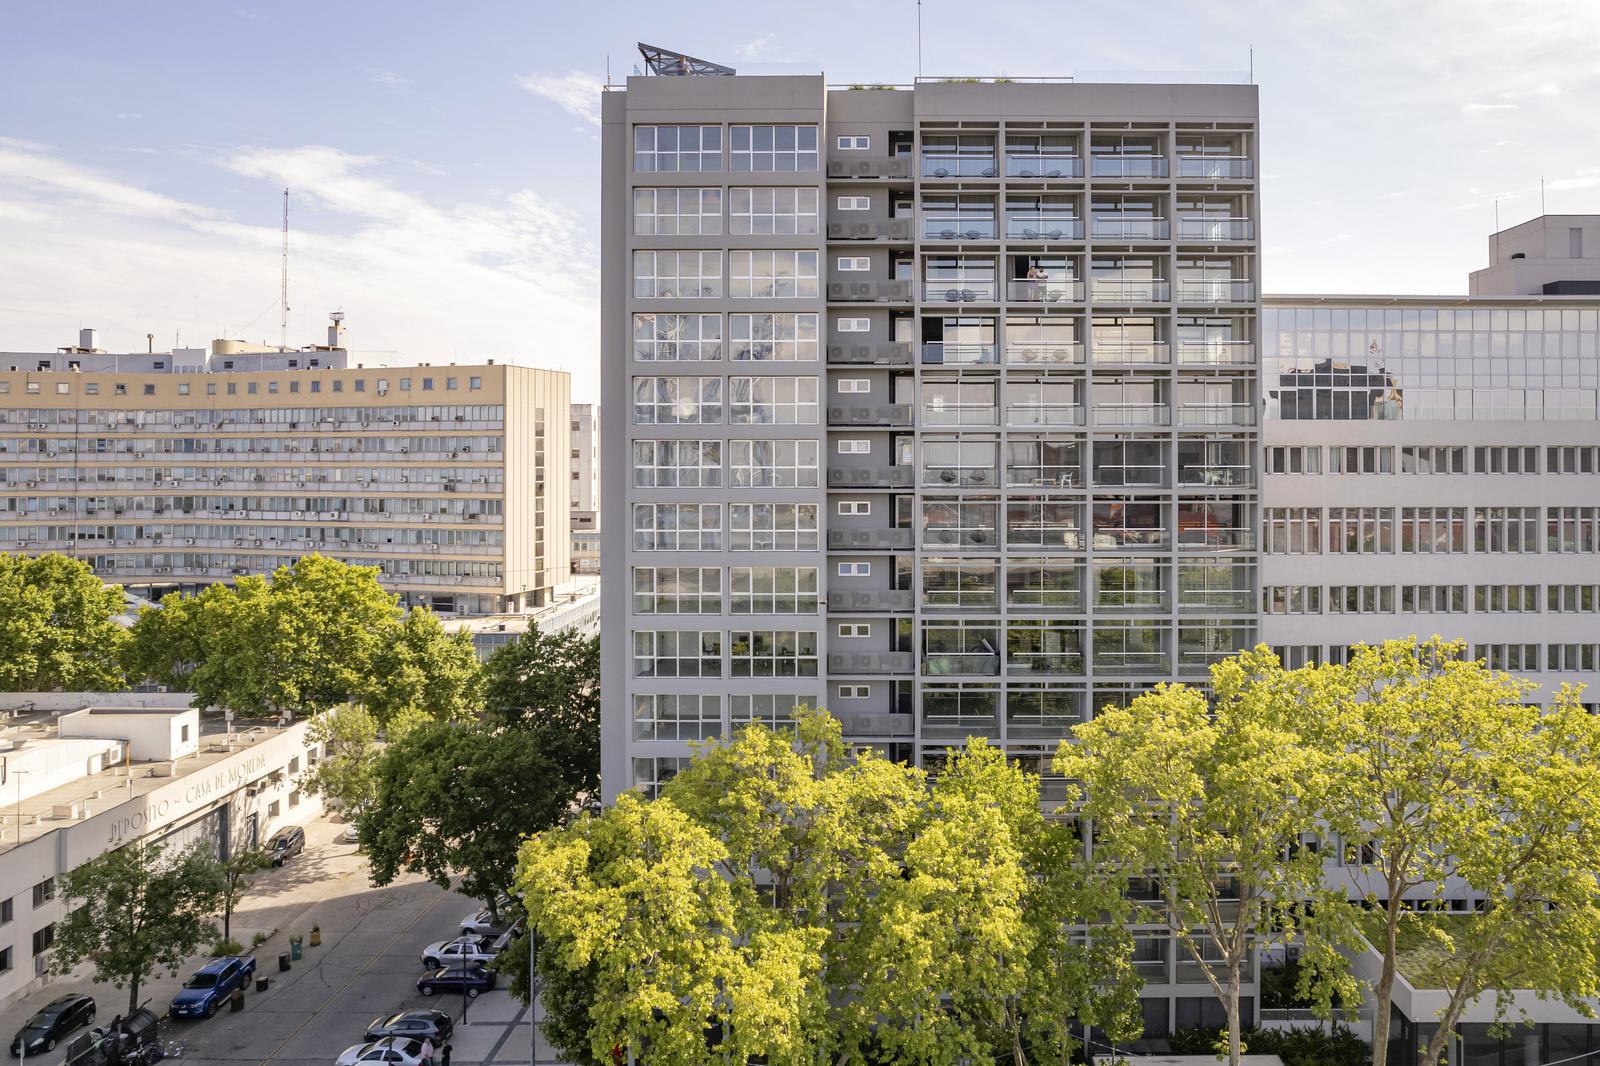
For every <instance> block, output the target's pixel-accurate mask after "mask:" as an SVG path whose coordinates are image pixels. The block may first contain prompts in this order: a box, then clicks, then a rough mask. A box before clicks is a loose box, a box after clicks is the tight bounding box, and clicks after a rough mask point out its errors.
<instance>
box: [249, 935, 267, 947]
mask: <svg viewBox="0 0 1600 1066" xmlns="http://www.w3.org/2000/svg"><path fill="white" fill-rule="evenodd" d="M267 939H268V937H267V934H266V933H257V934H256V935H255V936H253V937H251V938H250V946H251V947H253V948H258V947H260V946H261V945H262V944H265V943H266V942H267Z"/></svg>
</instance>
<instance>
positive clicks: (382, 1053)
mask: <svg viewBox="0 0 1600 1066" xmlns="http://www.w3.org/2000/svg"><path fill="white" fill-rule="evenodd" d="M421 1062H422V1041H420V1040H410V1039H407V1038H406V1037H403V1036H386V1037H384V1038H383V1039H381V1040H374V1041H372V1042H371V1043H367V1044H357V1045H356V1046H355V1047H350V1048H345V1051H344V1054H343V1055H340V1056H339V1062H338V1066H357V1064H358V1063H360V1064H362V1066H365V1064H367V1063H377V1064H383V1063H393V1064H394V1066H420V1064H421Z"/></svg>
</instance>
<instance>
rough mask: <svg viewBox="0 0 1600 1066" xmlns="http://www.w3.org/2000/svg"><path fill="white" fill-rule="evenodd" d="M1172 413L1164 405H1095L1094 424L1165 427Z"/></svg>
mask: <svg viewBox="0 0 1600 1066" xmlns="http://www.w3.org/2000/svg"><path fill="white" fill-rule="evenodd" d="M1171 419H1172V412H1171V410H1170V409H1169V408H1168V407H1167V405H1166V404H1164V403H1097V404H1095V405H1094V424H1095V425H1097V426H1118V427H1130V426H1165V425H1169V424H1170V422H1171Z"/></svg>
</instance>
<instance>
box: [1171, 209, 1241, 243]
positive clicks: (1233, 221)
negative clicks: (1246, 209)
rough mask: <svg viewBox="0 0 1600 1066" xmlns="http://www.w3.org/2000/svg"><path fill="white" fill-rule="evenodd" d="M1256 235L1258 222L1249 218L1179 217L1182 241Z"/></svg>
mask: <svg viewBox="0 0 1600 1066" xmlns="http://www.w3.org/2000/svg"><path fill="white" fill-rule="evenodd" d="M1255 235H1256V224H1255V222H1254V221H1253V220H1252V219H1248V218H1216V217H1213V216H1209V215H1194V216H1191V217H1189V218H1180V219H1178V240H1180V241H1247V240H1249V239H1250V238H1252V237H1254V236H1255Z"/></svg>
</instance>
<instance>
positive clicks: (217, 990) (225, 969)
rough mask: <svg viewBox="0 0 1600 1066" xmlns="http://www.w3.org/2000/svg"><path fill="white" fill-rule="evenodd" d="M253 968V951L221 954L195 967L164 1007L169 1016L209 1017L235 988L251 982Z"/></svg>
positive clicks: (254, 970) (219, 1007)
mask: <svg viewBox="0 0 1600 1066" xmlns="http://www.w3.org/2000/svg"><path fill="white" fill-rule="evenodd" d="M255 972H256V958H255V956H254V955H224V956H222V957H221V958H220V959H212V960H211V961H210V962H208V963H206V964H205V965H204V966H202V967H200V968H199V969H198V970H196V971H195V972H194V974H193V976H191V977H190V978H189V979H188V980H187V981H185V982H184V983H183V988H182V990H181V991H179V992H178V994H177V995H176V996H173V997H172V1005H171V1006H169V1007H168V1008H167V1015H168V1016H169V1017H171V1018H174V1019H177V1018H209V1017H211V1016H212V1015H213V1014H215V1013H217V1011H218V1010H219V1009H221V1007H222V1004H223V1002H224V1001H226V1000H227V998H228V997H229V996H231V995H233V993H234V990H235V989H240V988H243V987H244V986H245V985H247V984H249V983H250V975H251V974H253V973H255Z"/></svg>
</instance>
